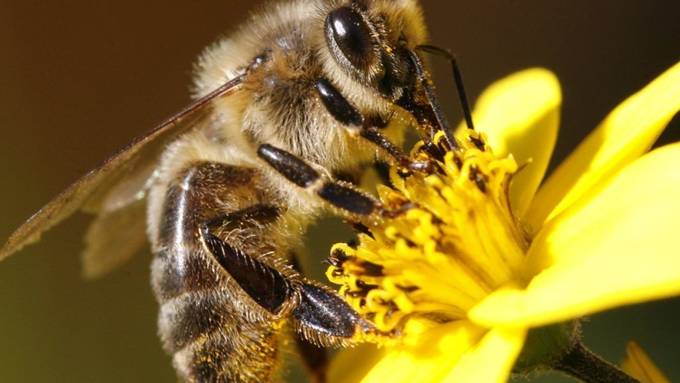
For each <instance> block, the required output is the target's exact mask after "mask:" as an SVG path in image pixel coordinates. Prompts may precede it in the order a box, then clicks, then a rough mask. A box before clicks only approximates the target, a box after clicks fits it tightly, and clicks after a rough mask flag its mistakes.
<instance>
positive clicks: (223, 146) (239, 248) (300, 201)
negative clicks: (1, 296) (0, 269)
mask: <svg viewBox="0 0 680 383" xmlns="http://www.w3.org/2000/svg"><path fill="white" fill-rule="evenodd" d="M426 39H427V34H426V28H425V24H424V20H423V15H422V11H421V8H420V5H419V4H418V3H417V0H295V1H287V2H281V3H276V4H271V5H270V6H269V7H268V8H265V9H264V10H263V11H262V12H261V13H259V14H256V15H254V16H252V17H251V18H250V20H248V21H247V22H246V23H245V24H244V25H243V26H242V27H241V28H240V29H239V30H238V31H237V32H236V33H234V34H233V35H232V36H231V37H229V38H226V39H224V40H221V41H219V42H217V43H216V44H215V45H213V46H212V47H210V48H208V49H207V50H206V51H205V52H204V53H203V55H202V56H201V57H200V59H199V61H198V64H197V71H196V76H195V82H194V85H195V87H194V99H195V101H194V102H193V103H192V104H191V105H189V106H188V107H187V108H185V109H184V110H182V111H181V112H180V113H178V114H177V115H175V116H173V117H171V118H170V119H168V120H167V121H165V122H163V123H162V124H160V125H159V126H158V127H157V128H156V129H154V130H152V131H151V132H149V133H148V134H146V135H144V136H142V137H140V138H138V139H136V140H134V141H133V142H132V143H131V144H129V145H128V146H127V147H125V148H124V149H123V150H121V151H120V152H118V153H117V154H115V155H114V156H112V157H111V158H109V159H108V160H107V161H105V162H104V163H103V164H102V165H101V166H99V167H98V168H96V169H95V170H93V171H91V172H90V173H88V174H86V175H85V176H84V177H82V178H81V179H80V180H78V181H77V182H76V183H74V184H73V185H71V186H70V187H69V188H67V189H66V190H65V191H64V192H62V193H61V194H60V195H59V196H57V197H56V198H55V199H54V200H52V201H51V202H50V203H48V204H47V205H46V206H45V207H43V208H42V209H41V210H40V211H39V212H38V213H36V214H35V215H34V216H32V217H31V218H30V219H29V220H28V221H27V222H26V223H24V224H23V225H22V226H21V227H20V228H19V229H18V230H16V231H15V232H14V233H13V234H12V235H11V237H10V238H9V240H8V241H7V243H6V244H5V246H4V247H3V248H2V250H0V259H4V258H6V257H7V256H9V255H11V254H13V253H15V252H17V251H18V250H20V249H21V248H22V247H24V246H25V245H27V244H30V243H33V242H35V241H37V240H38V239H39V238H40V236H41V234H42V233H44V232H45V231H46V230H48V229H50V228H52V227H53V226H55V225H57V224H58V223H60V222H62V221H63V220H64V219H66V218H67V217H69V216H70V215H72V214H73V213H74V212H76V211H78V210H84V211H86V212H90V213H93V214H94V215H95V219H94V221H93V223H92V224H91V225H90V227H89V229H88V231H87V234H86V236H85V240H86V248H85V250H84V254H83V266H84V270H85V273H86V274H87V275H89V276H97V275H101V274H104V273H106V272H108V271H110V270H112V269H113V268H115V267H116V266H117V265H119V264H121V263H122V262H123V261H125V260H126V259H128V258H129V257H130V256H132V254H134V253H135V252H136V251H137V249H138V248H139V247H140V246H143V244H144V243H145V238H146V239H148V241H149V242H150V244H151V250H152V252H153V254H154V259H153V261H152V267H151V269H152V273H151V274H152V275H151V281H152V286H153V290H154V293H155V295H156V298H157V300H158V302H159V305H160V313H159V318H158V328H159V336H160V338H161V342H162V345H163V347H164V349H165V350H166V351H167V352H168V353H169V354H170V355H171V356H172V359H173V365H174V367H175V369H176V371H177V374H178V376H179V377H180V378H181V379H183V380H185V381H188V382H266V381H271V380H273V379H275V378H276V376H277V368H278V366H279V364H280V363H279V359H280V357H279V354H278V350H279V343H280V342H281V337H282V336H283V332H284V328H286V327H291V328H293V329H294V332H295V333H296V334H297V335H298V336H299V338H300V339H301V340H302V341H307V342H311V343H312V344H315V345H317V346H331V345H344V344H348V343H351V342H352V339H354V338H355V336H356V335H357V334H360V333H367V332H375V331H376V330H375V329H374V328H373V326H372V325H371V323H369V322H367V321H365V320H363V319H362V318H360V316H359V315H358V314H357V313H356V312H355V311H353V309H352V308H351V307H350V306H349V305H347V304H346V303H345V302H344V301H343V300H342V299H341V298H340V297H338V296H337V295H336V294H335V293H334V292H332V291H331V290H329V289H328V288H326V287H324V286H323V285H321V284H319V283H317V282H314V281H312V280H310V279H308V278H306V277H305V276H303V275H301V274H300V272H299V271H298V270H296V269H295V268H293V267H292V266H290V264H291V254H293V253H294V250H295V249H296V248H297V247H298V246H300V245H301V243H300V242H301V240H300V238H301V236H302V234H303V233H304V232H305V230H306V228H307V227H308V226H309V225H310V224H311V223H312V222H313V221H314V220H315V218H316V217H318V216H319V215H320V214H321V213H322V212H323V211H324V210H327V209H331V210H333V211H335V212H336V213H338V214H340V215H341V216H343V217H346V218H348V219H349V220H352V221H360V220H365V219H380V217H381V216H382V215H385V214H397V213H398V212H395V211H393V210H390V209H388V208H387V207H384V206H381V205H380V203H379V202H378V201H377V200H375V199H374V198H373V197H372V196H371V195H370V194H367V193H365V192H364V191H362V190H360V189H359V188H358V187H357V186H356V181H355V180H357V179H359V178H360V176H361V174H362V173H363V172H364V171H365V169H366V168H367V167H368V166H369V165H371V164H372V163H373V162H374V161H375V160H376V158H377V159H380V160H383V161H386V162H391V163H394V164H396V165H397V166H399V168H400V169H401V171H403V172H404V173H408V172H413V171H427V170H428V168H429V164H428V163H417V162H413V161H411V160H409V159H408V157H407V156H406V155H404V153H403V152H402V151H401V149H400V145H401V143H402V141H403V136H404V132H405V130H406V129H410V128H415V129H417V130H418V131H420V132H423V133H424V135H425V136H431V135H433V134H434V132H435V131H437V130H444V131H445V132H447V134H448V135H449V136H450V133H449V131H450V130H449V129H448V124H447V122H446V120H445V118H444V117H443V115H442V113H441V111H440V108H439V105H438V102H437V100H436V97H435V95H434V92H433V89H432V85H431V83H430V81H429V78H428V73H427V71H426V69H425V68H424V65H423V63H422V61H421V58H420V56H419V53H418V52H419V51H422V50H428V49H431V48H427V46H425V45H424V44H425V43H426ZM450 140H451V143H452V144H453V143H454V140H453V138H451V137H450ZM341 179H343V180H341ZM353 180H354V181H353ZM305 360H306V361H308V362H309V363H308V365H309V368H310V370H311V371H312V373H313V374H315V376H316V377H317V379H318V380H322V379H323V361H321V362H320V363H319V358H318V357H316V358H315V356H314V355H308V356H306V358H305Z"/></svg>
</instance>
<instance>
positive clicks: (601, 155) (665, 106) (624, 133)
mask: <svg viewBox="0 0 680 383" xmlns="http://www.w3.org/2000/svg"><path fill="white" fill-rule="evenodd" d="M679 109H680V63H678V64H676V65H675V66H673V67H672V68H670V69H669V70H668V71H666V72H665V73H664V74H662V75H661V76H660V77H658V78H657V79H656V80H654V81H653V82H652V83H650V84H649V85H647V86H646V87H645V88H644V89H642V90H641V91H639V92H638V93H637V94H635V95H633V96H632V97H630V98H628V99H627V100H626V101H625V102H623V103H622V104H621V105H619V106H618V107H617V108H616V109H614V111H613V112H611V113H610V114H609V116H607V118H606V119H605V120H604V121H603V122H602V123H600V125H599V126H598V127H597V129H595V131H593V132H592V133H591V134H590V135H589V136H588V137H587V138H586V139H585V140H584V141H583V142H582V143H581V144H580V145H579V147H578V148H577V149H576V150H575V151H574V152H573V153H572V154H571V155H570V156H569V157H568V158H567V159H566V160H565V161H564V162H563V163H562V164H561V165H560V166H559V167H558V168H557V170H556V171H555V172H554V173H553V174H552V175H551V176H550V177H549V178H548V180H547V181H546V183H545V184H544V185H543V187H541V189H540V190H539V192H538V193H537V194H536V198H535V199H534V202H533V203H532V206H531V208H530V209H529V211H528V212H527V217H526V221H527V223H528V224H529V225H530V226H531V227H533V228H536V229H538V228H540V227H541V225H542V224H543V222H544V221H545V219H546V218H550V217H554V216H556V215H557V214H559V213H560V212H562V211H563V210H564V209H566V208H567V207H568V206H570V205H571V204H573V203H574V202H575V201H576V200H578V199H579V198H580V197H581V196H583V195H584V194H585V193H588V192H589V191H591V189H593V188H597V187H598V184H599V183H601V181H603V180H605V179H606V178H607V177H610V176H612V175H613V174H615V173H616V172H617V171H618V170H620V169H622V168H623V167H624V166H625V165H626V164H628V163H630V162H631V161H633V160H635V159H636V158H637V157H639V156H640V155H642V154H643V153H644V152H646V151H647V150H649V148H650V147H651V146H652V144H653V143H654V141H656V139H657V138H658V136H659V135H660V134H661V132H662V131H663V129H664V128H665V127H666V125H667V124H668V122H670V120H671V119H672V118H673V115H675V113H676V112H677V111H678V110H679Z"/></svg>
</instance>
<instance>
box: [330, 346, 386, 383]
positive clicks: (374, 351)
mask: <svg viewBox="0 0 680 383" xmlns="http://www.w3.org/2000/svg"><path fill="white" fill-rule="evenodd" d="M384 354H385V348H382V349H378V348H377V346H376V345H374V344H370V343H364V344H360V345H358V346H356V347H352V348H346V349H343V350H340V351H338V353H337V354H336V355H335V356H333V359H332V360H331V363H330V366H328V371H327V376H326V381H327V382H328V383H353V382H360V381H361V379H363V377H364V376H366V374H367V373H368V371H370V370H371V368H373V366H374V365H375V364H376V363H377V362H378V361H379V360H380V359H382V358H383V356H384Z"/></svg>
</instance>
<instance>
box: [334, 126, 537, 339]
mask: <svg viewBox="0 0 680 383" xmlns="http://www.w3.org/2000/svg"><path fill="white" fill-rule="evenodd" d="M465 135H466V137H465V139H463V140H460V141H461V142H460V147H459V148H454V149H451V148H449V147H448V145H447V143H446V141H445V139H444V137H443V135H438V136H437V137H435V140H434V144H431V145H423V144H422V143H421V144H419V145H416V148H415V149H414V150H413V152H412V157H414V159H416V160H429V161H433V162H434V163H435V164H436V166H435V168H436V169H437V170H436V171H435V172H434V173H433V174H429V175H427V174H417V173H416V174H410V175H408V176H404V175H401V176H400V175H398V172H397V171H396V170H395V169H393V171H392V174H391V175H392V177H391V178H392V183H393V184H394V188H389V187H384V186H383V187H381V188H380V189H379V194H380V199H381V201H382V203H383V204H384V205H385V206H386V207H388V208H390V207H395V209H396V208H397V207H400V206H408V208H407V209H404V211H403V213H401V214H396V215H395V216H394V217H393V218H386V219H383V220H380V221H379V222H373V223H368V224H366V226H367V228H368V232H367V233H366V234H360V235H359V244H358V246H356V247H352V246H350V245H347V244H336V245H335V246H334V247H333V249H332V251H331V260H330V262H331V267H329V269H328V271H327V273H326V274H327V276H328V278H329V280H330V281H331V282H333V283H336V284H339V285H341V287H340V291H339V292H340V294H341V295H342V296H344V297H345V299H346V300H347V301H348V302H349V303H350V304H351V305H352V306H353V307H354V308H355V309H356V310H357V311H358V312H359V313H360V314H361V315H362V316H363V317H364V318H366V319H368V320H370V321H371V322H373V323H374V324H375V325H376V327H377V328H378V329H379V330H381V331H383V332H390V333H399V332H401V331H402V330H403V329H404V326H405V325H406V323H407V322H408V321H409V320H410V319H415V318H424V319H428V320H432V321H435V322H437V323H445V322H450V321H454V320H457V319H462V318H465V317H466V315H467V312H468V310H469V309H471V308H472V307H473V306H474V305H475V304H477V303H478V302H479V301H481V300H482V299H483V298H484V297H485V296H487V295H488V294H489V293H491V292H492V291H494V290H496V289H498V288H499V287H501V286H507V285H523V284H524V281H522V278H521V274H520V267H521V263H522V262H523V260H524V254H525V252H526V250H527V247H528V240H527V237H526V235H525V234H524V231H523V230H521V228H520V225H519V224H518V221H517V220H516V219H515V217H514V216H513V214H512V209H511V206H510V202H509V198H508V188H509V183H510V181H511V178H512V175H513V174H514V173H515V172H516V171H517V165H516V163H515V161H514V159H513V158H512V157H511V156H509V157H507V158H497V157H496V156H494V155H493V153H492V152H491V150H490V149H489V147H488V145H487V144H486V142H485V139H484V136H483V135H481V134H479V133H477V132H474V131H467V132H465Z"/></svg>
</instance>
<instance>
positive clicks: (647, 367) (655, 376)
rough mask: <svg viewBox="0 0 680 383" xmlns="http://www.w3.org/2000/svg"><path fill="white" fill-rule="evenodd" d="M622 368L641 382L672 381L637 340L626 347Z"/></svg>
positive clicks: (666, 382) (663, 382)
mask: <svg viewBox="0 0 680 383" xmlns="http://www.w3.org/2000/svg"><path fill="white" fill-rule="evenodd" d="M621 368H622V369H623V371H625V372H626V373H627V374H628V375H630V376H632V377H634V378H635V379H637V380H639V381H640V383H670V382H671V381H670V380H669V379H668V378H667V377H666V376H665V375H664V374H663V372H661V370H659V368H658V367H656V365H655V364H654V362H652V360H651V359H650V358H649V356H648V355H647V353H645V351H644V350H643V349H642V348H641V347H640V346H639V345H638V344H637V343H635V342H629V343H628V346H627V347H626V359H624V360H623V363H621Z"/></svg>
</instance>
